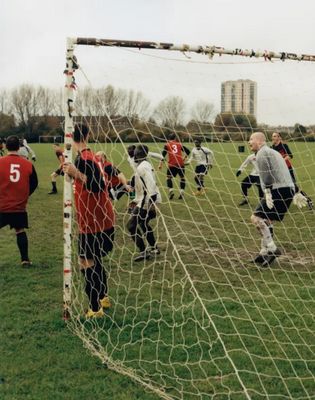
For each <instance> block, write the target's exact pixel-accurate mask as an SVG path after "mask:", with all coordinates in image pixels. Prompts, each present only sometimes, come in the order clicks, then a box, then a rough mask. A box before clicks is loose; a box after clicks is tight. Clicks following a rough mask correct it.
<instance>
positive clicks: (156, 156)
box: [148, 151, 165, 161]
mask: <svg viewBox="0 0 315 400" xmlns="http://www.w3.org/2000/svg"><path fill="white" fill-rule="evenodd" d="M148 156H149V157H151V158H155V159H156V160H160V161H162V160H164V157H165V156H163V155H162V154H160V153H154V152H153V151H149V152H148Z"/></svg>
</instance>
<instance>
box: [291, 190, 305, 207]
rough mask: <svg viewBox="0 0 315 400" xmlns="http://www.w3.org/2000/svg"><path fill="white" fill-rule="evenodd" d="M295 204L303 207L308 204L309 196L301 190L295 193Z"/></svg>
mask: <svg viewBox="0 0 315 400" xmlns="http://www.w3.org/2000/svg"><path fill="white" fill-rule="evenodd" d="M293 204H294V205H296V206H297V207H298V208H300V209H301V208H303V207H306V206H307V198H306V197H305V196H303V194H302V193H301V192H298V193H295V195H294V197H293Z"/></svg>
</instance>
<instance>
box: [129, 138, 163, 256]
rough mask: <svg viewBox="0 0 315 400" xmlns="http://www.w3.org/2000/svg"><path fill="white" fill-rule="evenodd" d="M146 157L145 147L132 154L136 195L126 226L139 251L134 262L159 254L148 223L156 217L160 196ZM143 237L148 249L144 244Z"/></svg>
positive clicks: (138, 148)
mask: <svg viewBox="0 0 315 400" xmlns="http://www.w3.org/2000/svg"><path fill="white" fill-rule="evenodd" d="M147 156H148V147H147V146H145V145H139V146H137V147H136V149H135V152H134V160H135V163H136V165H137V166H136V170H135V176H134V181H135V183H134V185H135V192H136V193H135V199H134V201H133V203H134V205H135V207H134V208H133V210H132V213H131V216H130V219H129V221H128V224H127V228H128V231H129V232H130V234H131V237H132V239H133V240H134V242H135V244H136V246H137V247H138V249H139V251H140V253H139V255H138V256H137V257H135V258H134V261H142V260H146V259H149V258H151V256H152V255H154V254H160V250H159V248H158V247H157V245H156V239H155V236H154V233H153V229H152V227H151V226H150V225H149V223H150V221H151V220H152V219H154V218H155V217H156V205H157V204H159V203H160V202H161V194H160V191H159V188H158V186H157V183H156V177H155V172H154V169H153V167H152V165H151V164H150V163H149V162H148V161H147ZM143 236H145V238H146V241H147V243H148V245H149V247H147V245H146V244H145V242H144V238H143Z"/></svg>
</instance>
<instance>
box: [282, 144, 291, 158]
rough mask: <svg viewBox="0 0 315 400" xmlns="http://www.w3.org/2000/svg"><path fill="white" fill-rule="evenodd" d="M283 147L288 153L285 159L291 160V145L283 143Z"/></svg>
mask: <svg viewBox="0 0 315 400" xmlns="http://www.w3.org/2000/svg"><path fill="white" fill-rule="evenodd" d="M283 148H284V150H285V152H286V155H285V157H284V159H285V160H290V159H291V158H293V154H292V152H291V150H290V148H289V146H288V145H287V144H283Z"/></svg>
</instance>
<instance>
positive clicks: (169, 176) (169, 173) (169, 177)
mask: <svg viewBox="0 0 315 400" xmlns="http://www.w3.org/2000/svg"><path fill="white" fill-rule="evenodd" d="M174 174H175V176H176V172H175V170H174V167H169V168H168V170H167V172H166V186H167V188H168V197H169V199H170V200H172V199H173V197H174V189H173V177H174Z"/></svg>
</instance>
